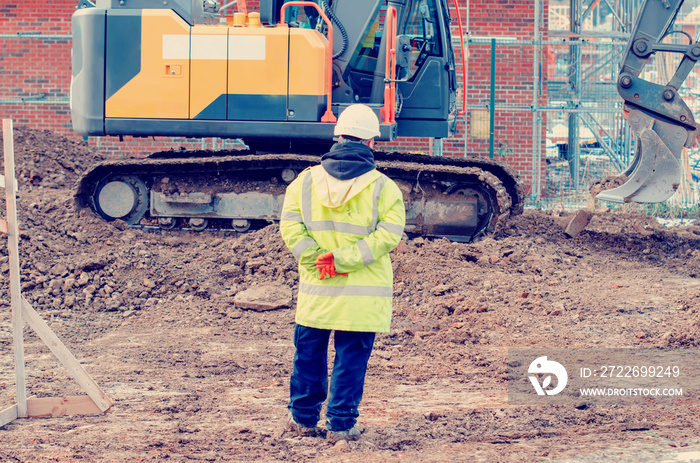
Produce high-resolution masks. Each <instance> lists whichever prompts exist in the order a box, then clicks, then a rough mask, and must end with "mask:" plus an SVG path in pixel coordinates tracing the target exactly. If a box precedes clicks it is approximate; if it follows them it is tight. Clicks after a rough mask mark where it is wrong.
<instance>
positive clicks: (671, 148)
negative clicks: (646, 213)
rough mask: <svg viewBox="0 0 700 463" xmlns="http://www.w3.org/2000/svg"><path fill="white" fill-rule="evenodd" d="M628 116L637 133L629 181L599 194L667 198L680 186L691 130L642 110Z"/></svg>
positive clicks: (622, 200)
mask: <svg viewBox="0 0 700 463" xmlns="http://www.w3.org/2000/svg"><path fill="white" fill-rule="evenodd" d="M627 120H628V121H629V124H630V127H631V128H632V131H633V133H634V134H635V135H636V136H637V150H636V153H635V156H634V160H633V161H632V164H631V166H630V168H629V169H627V171H626V172H625V173H624V174H623V177H622V178H625V177H626V178H627V181H626V182H625V183H623V184H622V185H620V186H619V187H617V188H613V189H611V190H605V191H603V192H601V193H599V194H598V195H597V196H596V198H598V199H602V200H604V201H613V202H616V203H627V202H632V201H633V202H636V203H659V202H662V201H665V200H667V199H668V198H670V197H671V196H672V195H673V193H675V192H676V189H677V188H678V182H679V180H680V176H681V165H680V157H681V153H682V151H683V145H684V144H685V142H686V139H687V138H688V133H687V131H686V130H685V129H684V128H683V127H681V126H678V125H672V124H669V123H667V122H663V121H660V120H658V119H654V118H653V117H651V116H649V115H648V114H645V113H643V112H642V111H639V110H631V111H630V112H629V114H628V117H627Z"/></svg>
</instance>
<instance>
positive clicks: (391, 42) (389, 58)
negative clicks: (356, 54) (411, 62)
mask: <svg viewBox="0 0 700 463" xmlns="http://www.w3.org/2000/svg"><path fill="white" fill-rule="evenodd" d="M396 22H397V21H396V8H395V7H393V6H388V7H387V9H386V22H385V24H384V32H385V33H386V34H387V37H386V59H385V60H384V61H385V70H384V79H385V83H384V121H383V122H384V124H393V123H394V122H396V115H395V114H394V110H395V109H396Z"/></svg>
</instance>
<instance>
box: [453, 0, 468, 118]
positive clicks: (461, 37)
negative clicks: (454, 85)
mask: <svg viewBox="0 0 700 463" xmlns="http://www.w3.org/2000/svg"><path fill="white" fill-rule="evenodd" d="M454 4H455V11H457V26H458V30H459V43H460V46H461V48H462V110H461V111H459V112H458V113H457V114H458V115H460V116H464V114H465V113H466V112H467V73H466V69H467V58H466V57H465V56H464V32H462V13H461V12H460V11H459V2H458V1H457V0H454Z"/></svg>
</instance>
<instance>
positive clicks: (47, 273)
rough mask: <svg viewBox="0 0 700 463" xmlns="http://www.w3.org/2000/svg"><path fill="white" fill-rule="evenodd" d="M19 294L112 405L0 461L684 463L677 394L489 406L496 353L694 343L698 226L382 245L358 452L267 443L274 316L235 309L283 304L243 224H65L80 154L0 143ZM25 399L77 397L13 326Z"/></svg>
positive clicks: (608, 220) (535, 232)
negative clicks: (390, 299) (389, 281)
mask: <svg viewBox="0 0 700 463" xmlns="http://www.w3.org/2000/svg"><path fill="white" fill-rule="evenodd" d="M15 157H16V159H17V161H16V162H17V176H18V181H19V184H20V194H19V200H18V201H19V216H20V222H21V223H20V227H21V230H22V232H21V243H20V257H21V261H22V290H23V294H24V296H25V297H26V298H27V300H28V301H29V302H30V303H31V304H32V305H33V306H34V307H35V308H36V310H37V311H38V312H39V313H40V314H41V315H42V317H43V318H44V319H45V320H46V321H47V322H48V324H49V325H50V326H51V327H52V329H53V330H54V331H55V332H56V333H57V334H58V335H59V337H60V338H61V339H62V340H63V341H64V343H65V344H66V345H67V346H68V347H69V348H70V349H71V351H72V352H73V354H74V355H75V356H76V357H77V358H78V360H79V361H80V362H81V363H82V364H83V365H84V366H85V368H86V370H88V372H89V373H90V374H91V375H92V377H93V378H94V379H95V380H96V381H97V383H98V384H99V385H100V386H101V387H102V388H103V389H104V391H105V392H106V393H107V395H108V396H110V398H111V399H112V400H113V402H114V405H113V407H112V408H111V409H110V410H109V411H108V412H107V413H106V414H104V415H92V416H63V417H53V418H34V419H19V420H16V421H14V422H12V423H10V424H8V425H6V426H4V427H3V428H0V442H2V444H1V445H0V461H2V462H6V461H7V462H45V461H66V462H70V461H90V462H124V461H128V462H137V461H173V462H205V461H213V462H217V461H296V462H305V461H340V462H350V461H368V462H375V461H381V462H383V461H387V462H423V461H432V462H452V461H455V462H460V461H466V460H467V459H469V460H471V461H476V462H481V461H498V462H500V461H503V462H521V461H527V462H530V461H532V462H538V461H570V462H611V461H613V462H616V461H619V462H639V461H669V462H672V461H700V420H698V418H697V417H698V414H699V412H700V404H699V402H698V394H697V390H696V391H695V392H694V393H689V395H687V396H684V397H683V398H679V399H678V400H676V401H672V402H665V403H663V404H659V403H655V402H654V401H649V400H647V401H645V400H638V401H627V402H625V403H620V404H606V403H602V402H595V401H591V402H590V403H588V404H586V405H585V406H564V405H544V406H543V405H537V406H533V405H528V406H524V405H511V404H509V403H508V396H507V381H506V374H507V356H508V348H514V347H542V348H544V347H547V348H597V347H673V348H686V349H688V348H697V347H698V346H699V345H700V227H698V226H697V225H691V226H685V227H678V228H665V227H663V226H661V225H659V224H658V223H657V222H656V221H655V220H654V219H653V218H650V217H647V216H643V215H636V214H621V213H612V212H610V211H608V210H598V211H596V212H595V213H594V215H593V218H592V221H591V223H590V224H589V226H588V227H587V228H586V230H584V231H583V233H581V235H579V236H578V237H576V238H573V239H571V238H567V237H566V236H565V235H564V233H563V230H564V228H565V226H566V224H567V222H568V220H569V219H570V218H571V214H567V213H561V212H556V211H555V212H541V211H526V212H525V213H524V214H523V215H522V216H519V217H515V218H512V219H511V220H510V221H509V224H508V226H507V227H506V228H504V229H503V230H501V231H500V232H499V233H498V234H497V235H495V236H493V237H489V238H487V239H484V240H482V241H480V242H478V243H474V244H459V243H451V242H448V241H446V240H442V239H440V240H426V239H422V238H416V239H412V240H407V241H406V243H405V247H404V246H402V247H401V249H398V250H396V251H394V252H393V253H392V258H393V262H394V269H395V298H394V319H393V322H392V330H391V332H390V333H388V334H381V335H379V336H378V337H377V341H376V344H375V351H374V353H373V355H372V358H371V359H370V365H369V372H368V376H367V382H366V387H365V397H364V400H363V402H362V405H361V408H360V413H361V417H360V423H361V424H363V425H364V426H365V428H366V431H365V433H364V435H363V437H362V439H361V440H359V441H357V442H349V443H345V442H341V443H339V444H336V445H331V444H330V443H327V442H326V441H324V440H321V439H319V438H312V437H304V438H300V437H286V436H282V437H280V436H279V435H278V432H277V430H278V428H279V424H280V423H281V421H282V420H283V418H284V416H285V415H286V403H287V398H288V395H287V394H288V381H289V375H290V371H291V362H292V356H293V347H292V342H291V337H292V329H293V320H294V309H293V308H286V309H280V310H275V311H267V312H255V311H249V310H241V309H237V308H235V307H234V305H233V298H234V296H235V295H236V294H237V293H239V292H240V291H242V290H244V289H248V288H254V287H257V286H259V285H262V284H274V285H279V286H286V287H289V288H292V289H293V290H294V291H296V284H297V283H296V280H297V273H296V265H295V261H294V259H293V257H292V255H291V253H289V252H288V251H287V250H286V248H285V247H284V244H283V242H282V240H281V238H280V236H279V234H278V231H277V227H276V226H274V225H271V226H269V227H267V228H265V229H262V230H258V231H256V232H253V233H247V234H242V235H237V234H235V233H232V232H203V233H200V234H197V233H195V232H182V231H175V232H163V231H149V230H140V229H125V228H124V227H123V226H121V224H120V223H106V222H103V221H102V220H100V219H98V218H97V217H96V216H94V215H93V214H92V213H91V212H89V211H85V210H83V211H76V210H75V208H74V206H73V201H72V189H73V187H74V182H75V180H76V179H77V178H78V175H79V174H80V172H81V171H82V170H83V169H85V168H87V167H88V166H90V165H91V164H93V163H95V162H96V161H98V160H99V159H101V156H100V154H99V153H98V152H94V151H91V150H90V149H88V148H87V147H86V146H84V145H81V144H79V143H73V142H70V141H67V140H65V139H63V138H60V137H57V136H55V135H52V134H51V133H48V132H37V131H33V130H29V129H26V128H17V129H16V130H15ZM5 242H6V241H5V240H0V271H1V272H2V274H3V275H4V276H5V278H4V279H3V281H2V286H0V410H2V409H4V408H7V407H9V406H10V405H12V404H13V403H14V400H15V399H14V368H13V357H12V331H11V322H10V306H9V302H8V301H9V294H8V286H9V285H8V281H7V276H8V269H9V265H8V257H7V248H6V244H5ZM25 343H26V344H25V349H26V358H27V383H28V393H29V395H30V396H36V397H56V396H67V395H76V394H79V393H81V391H80V389H79V387H78V386H77V384H76V383H75V382H74V381H73V380H72V378H70V377H69V375H68V374H67V373H66V372H65V370H64V369H63V367H62V366H61V365H60V363H59V362H58V361H57V360H56V359H55V357H53V355H52V354H51V353H50V351H49V350H48V349H47V348H46V347H44V346H43V345H42V343H41V341H40V340H38V338H37V337H36V336H35V335H34V333H33V332H32V331H31V329H29V328H27V330H26V333H25Z"/></svg>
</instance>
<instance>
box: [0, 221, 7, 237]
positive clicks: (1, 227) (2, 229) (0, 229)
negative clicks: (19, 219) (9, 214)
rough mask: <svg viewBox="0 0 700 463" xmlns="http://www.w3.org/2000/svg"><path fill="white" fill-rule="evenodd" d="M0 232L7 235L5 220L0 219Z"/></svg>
mask: <svg viewBox="0 0 700 463" xmlns="http://www.w3.org/2000/svg"><path fill="white" fill-rule="evenodd" d="M0 233H2V234H3V235H7V220H5V219H0Z"/></svg>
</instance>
